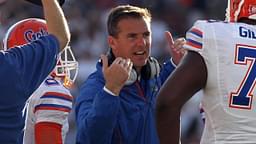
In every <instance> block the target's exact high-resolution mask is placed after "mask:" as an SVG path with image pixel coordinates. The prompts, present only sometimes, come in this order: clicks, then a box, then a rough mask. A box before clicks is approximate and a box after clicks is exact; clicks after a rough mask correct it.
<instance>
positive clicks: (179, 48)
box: [165, 31, 186, 65]
mask: <svg viewBox="0 0 256 144" xmlns="http://www.w3.org/2000/svg"><path fill="white" fill-rule="evenodd" d="M165 37H166V40H167V42H168V45H169V52H170V55H171V57H172V59H173V62H174V63H175V64H176V65H178V64H179V62H180V60H181V59H182V57H183V56H184V54H185V52H186V50H185V49H183V45H184V44H185V43H186V40H185V38H178V39H176V40H175V41H173V38H172V34H171V33H170V32H169V31H166V32H165Z"/></svg>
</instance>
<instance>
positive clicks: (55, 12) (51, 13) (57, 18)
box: [42, 0, 70, 50]
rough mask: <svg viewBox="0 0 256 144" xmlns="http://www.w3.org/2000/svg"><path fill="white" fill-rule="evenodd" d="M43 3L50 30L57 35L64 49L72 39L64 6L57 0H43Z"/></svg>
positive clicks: (50, 32)
mask: <svg viewBox="0 0 256 144" xmlns="http://www.w3.org/2000/svg"><path fill="white" fill-rule="evenodd" d="M42 3H43V9H44V17H45V19H46V22H47V28H48V32H49V34H53V35H55V36H56V37H57V39H58V40H59V42H60V50H62V49H63V48H65V46H66V45H67V44H68V43H69V41H70V31H69V28H68V24H67V21H66V18H65V16H64V13H63V11H62V8H61V7H60V5H59V4H58V1H57V0H42Z"/></svg>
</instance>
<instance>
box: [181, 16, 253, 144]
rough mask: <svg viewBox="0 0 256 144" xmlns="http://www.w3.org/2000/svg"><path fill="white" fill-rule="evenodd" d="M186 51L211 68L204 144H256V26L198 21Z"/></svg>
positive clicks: (206, 92)
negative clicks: (197, 54)
mask: <svg viewBox="0 0 256 144" xmlns="http://www.w3.org/2000/svg"><path fill="white" fill-rule="evenodd" d="M186 39H187V43H186V44H185V46H184V47H185V48H186V49H189V50H192V51H196V52H198V53H200V54H201V56H202V57H203V59H204V62H205V64H206V66H207V74H208V76H207V84H206V87H205V88H204V90H203V93H204V96H203V98H202V107H203V109H204V111H205V129H204V132H203V136H202V139H201V143H202V144H242V143H243V144H255V143H256V98H254V96H255V94H256V93H255V82H256V81H255V77H256V63H255V59H256V26H252V25H247V24H243V23H225V22H217V21H197V22H196V23H195V24H194V26H193V27H192V28H191V29H190V30H189V31H188V32H187V34H186Z"/></svg>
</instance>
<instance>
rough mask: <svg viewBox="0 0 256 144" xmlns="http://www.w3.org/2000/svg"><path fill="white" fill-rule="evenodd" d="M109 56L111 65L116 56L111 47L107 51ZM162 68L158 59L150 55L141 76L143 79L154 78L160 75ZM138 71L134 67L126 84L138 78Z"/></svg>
mask: <svg viewBox="0 0 256 144" xmlns="http://www.w3.org/2000/svg"><path fill="white" fill-rule="evenodd" d="M107 58H108V64H109V65H111V64H112V63H113V62H114V60H115V59H116V57H115V56H114V54H113V52H112V50H111V48H110V49H109V51H108V53H107ZM160 70H161V65H160V64H159V63H158V61H157V60H156V59H155V58H154V57H151V56H150V57H149V58H148V61H147V63H146V65H144V66H143V67H142V69H141V73H140V76H141V78H142V79H145V80H149V79H153V78H154V77H155V76H159V74H160ZM138 75H139V74H138V73H137V71H136V70H135V69H134V67H133V68H132V70H131V73H130V76H129V78H128V79H127V81H126V82H125V85H131V84H133V83H134V82H135V81H136V80H137V79H138Z"/></svg>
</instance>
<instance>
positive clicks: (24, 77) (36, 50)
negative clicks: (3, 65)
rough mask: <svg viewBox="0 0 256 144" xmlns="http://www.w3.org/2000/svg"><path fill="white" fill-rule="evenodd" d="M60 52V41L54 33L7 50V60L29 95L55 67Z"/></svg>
mask: <svg viewBox="0 0 256 144" xmlns="http://www.w3.org/2000/svg"><path fill="white" fill-rule="evenodd" d="M58 52H59V42H58V40H57V38H56V37H55V36H53V35H48V36H43V37H41V38H39V39H38V40H36V41H34V42H32V43H29V44H27V45H22V46H19V47H15V48H11V49H9V50H8V51H6V52H5V55H6V57H5V60H6V62H7V63H9V64H10V65H11V67H13V69H14V70H16V71H17V73H18V75H19V76H20V80H21V82H20V83H21V87H23V90H25V94H26V95H28V97H29V96H30V95H31V94H32V92H33V91H34V90H35V89H36V88H37V87H38V86H39V85H40V84H41V83H42V81H43V80H44V79H45V78H46V77H47V75H48V74H49V73H50V72H51V71H52V70H53V68H54V67H55V65H56V62H57V58H58Z"/></svg>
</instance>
